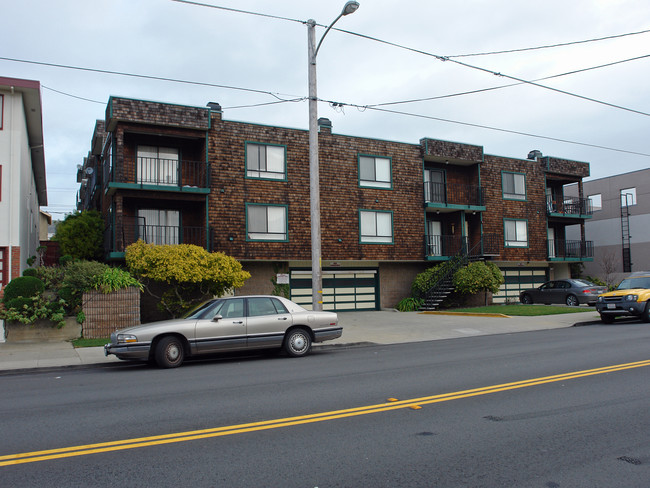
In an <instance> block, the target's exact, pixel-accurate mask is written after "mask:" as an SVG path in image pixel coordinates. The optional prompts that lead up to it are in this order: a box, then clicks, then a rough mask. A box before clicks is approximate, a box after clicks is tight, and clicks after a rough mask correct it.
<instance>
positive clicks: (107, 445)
mask: <svg viewBox="0 0 650 488" xmlns="http://www.w3.org/2000/svg"><path fill="white" fill-rule="evenodd" d="M644 366H650V359H647V360H644V361H637V362H633V363H625V364H615V365H612V366H606V367H603V368H595V369H587V370H583V371H574V372H570V373H564V374H559V375H553V376H543V377H540V378H532V379H528V380H523V381H515V382H512V383H503V384H500V385H492V386H486V387H482V388H474V389H471V390H463V391H456V392H452V393H443V394H440V395H432V396H426V397H420V398H411V399H408V400H396V399H394V398H390V399H389V400H390V401H389V403H379V404H376V405H366V406H363V407H355V408H348V409H344V410H334V411H331V412H321V413H316V414H310V415H300V416H297V417H288V418H283V419H275V420H265V421H260V422H251V423H247V424H238V425H229V426H224V427H215V428H212V429H202V430H193V431H188V432H177V433H173V434H163V435H156V436H149V437H138V438H135V439H124V440H120V441H111V442H100V443H97V444H87V445H82V446H71V447H62V448H58V449H48V450H43V451H34V452H24V453H20V454H8V455H5V456H0V466H11V465H16V464H25V463H34V462H38V461H47V460H52V459H63V458H69V457H76V456H86V455H88V454H98V453H102V452H111V451H120V450H125V449H135V448H139V447H148V446H159V445H163V444H172V443H177V442H188V441H194V440H197V439H208V438H211V437H221V436H226V435H234V434H243V433H246V432H256V431H261V430H269V429H279V428H283V427H291V426H296V425H303V424H310V423H315V422H324V421H327V420H335V419H342V418H347V417H355V416H358V415H367V414H372V413H380V412H387V411H390V410H398V409H402V408H410V409H414V410H417V409H419V407H422V405H430V404H433V403H440V402H447V401H451V400H459V399H462V398H470V397H473V396H479V395H488V394H491V393H498V392H502V391H508V390H515V389H518V388H528V387H531V386H537V385H543V384H546V383H554V382H558V381H565V380H571V379H576V378H584V377H587V376H594V375H600V374H606V373H612V372H615V371H624V370H626V369H633V368H642V367H644Z"/></svg>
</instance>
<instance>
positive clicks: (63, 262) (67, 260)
mask: <svg viewBox="0 0 650 488" xmlns="http://www.w3.org/2000/svg"><path fill="white" fill-rule="evenodd" d="M72 261H74V258H73V257H72V256H70V255H69V254H66V255H64V256H61V257H60V258H59V265H61V266H66V265H68V264H70V263H71V262H72Z"/></svg>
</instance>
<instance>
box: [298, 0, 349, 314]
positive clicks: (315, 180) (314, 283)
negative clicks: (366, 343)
mask: <svg viewBox="0 0 650 488" xmlns="http://www.w3.org/2000/svg"><path fill="white" fill-rule="evenodd" d="M358 8H359V3H358V2H354V1H351V2H347V3H346V4H345V6H344V7H343V10H342V11H341V13H340V14H339V16H338V17H337V18H336V19H334V22H332V23H331V24H330V25H329V27H328V28H327V30H326V31H325V33H324V34H323V37H321V39H320V41H319V42H318V46H316V21H315V20H313V19H309V20H308V21H307V44H308V46H307V48H308V57H309V58H308V59H309V66H308V79H309V209H310V217H311V218H310V220H311V302H312V310H323V276H322V263H321V226H320V170H319V161H318V106H317V104H318V97H317V90H316V56H317V55H318V50H319V49H320V46H321V44H322V43H323V39H325V36H326V35H327V33H328V32H329V31H330V29H331V28H332V26H333V25H334V24H336V22H337V21H338V20H339V19H340V18H341V17H343V16H344V15H349V14H351V13H353V12H354V11H356V10H357V9H358Z"/></svg>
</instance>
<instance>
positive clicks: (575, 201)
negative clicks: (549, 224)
mask: <svg viewBox="0 0 650 488" xmlns="http://www.w3.org/2000/svg"><path fill="white" fill-rule="evenodd" d="M593 213H594V209H593V206H592V203H591V200H589V199H588V198H578V197H564V198H559V199H557V200H556V199H554V198H553V197H547V198H546V215H548V216H551V217H572V218H581V219H584V218H589V217H591V216H592V215H593Z"/></svg>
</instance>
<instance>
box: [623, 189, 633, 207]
mask: <svg viewBox="0 0 650 488" xmlns="http://www.w3.org/2000/svg"><path fill="white" fill-rule="evenodd" d="M631 205H636V188H625V189H624V190H621V207H625V206H628V207H629V206H631Z"/></svg>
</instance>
